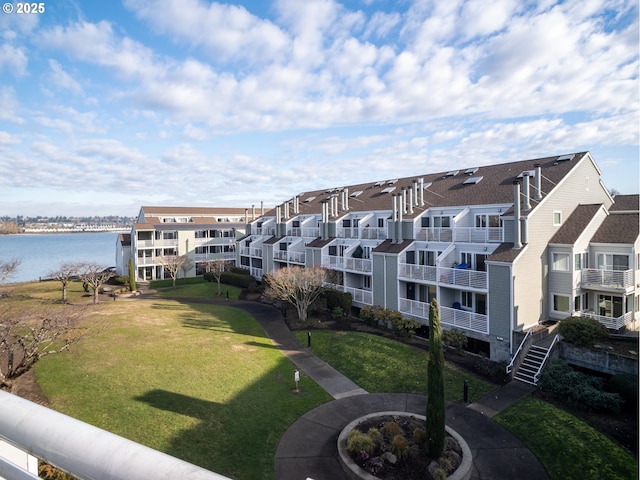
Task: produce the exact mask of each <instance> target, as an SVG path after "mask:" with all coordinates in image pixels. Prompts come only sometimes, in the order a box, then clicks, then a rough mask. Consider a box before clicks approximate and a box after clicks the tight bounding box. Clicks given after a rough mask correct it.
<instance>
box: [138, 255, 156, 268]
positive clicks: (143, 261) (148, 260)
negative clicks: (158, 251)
mask: <svg viewBox="0 0 640 480" xmlns="http://www.w3.org/2000/svg"><path fill="white" fill-rule="evenodd" d="M155 263H156V257H138V261H137V264H138V265H140V266H142V265H155Z"/></svg>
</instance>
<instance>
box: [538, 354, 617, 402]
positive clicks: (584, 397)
mask: <svg viewBox="0 0 640 480" xmlns="http://www.w3.org/2000/svg"><path fill="white" fill-rule="evenodd" d="M538 387H539V388H540V390H542V391H543V392H546V393H549V394H551V395H553V396H554V397H556V398H558V399H560V400H562V401H563V402H565V403H566V404H567V405H569V406H571V407H573V408H577V409H581V410H588V411H606V410H610V411H612V412H619V411H620V405H621V404H622V398H621V397H620V395H618V394H617V393H610V392H605V391H604V390H603V389H604V380H603V379H602V378H599V377H594V376H591V375H586V374H584V373H581V372H578V371H575V370H573V369H572V368H571V367H570V366H569V365H568V364H567V363H566V362H564V361H562V360H553V361H551V362H550V363H549V365H547V367H546V368H545V369H544V371H543V372H542V375H541V377H540V381H539V382H538Z"/></svg>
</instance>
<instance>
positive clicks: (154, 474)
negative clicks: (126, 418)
mask: <svg viewBox="0 0 640 480" xmlns="http://www.w3.org/2000/svg"><path fill="white" fill-rule="evenodd" d="M0 438H2V439H3V440H6V441H7V442H8V443H10V444H12V445H14V446H15V447H17V448H19V449H21V450H24V451H25V452H29V453H30V454H32V455H34V456H36V457H38V458H40V459H42V460H44V461H45V462H47V463H49V464H51V465H53V466H55V467H57V468H59V469H61V470H63V471H65V472H67V473H69V474H71V475H73V476H74V477H76V478H79V479H81V480H83V479H101V480H125V479H132V478H140V479H142V478H153V479H156V480H163V479H166V480H169V479H171V480H173V479H176V478H185V479H186V478H188V479H190V480H229V479H228V478H227V477H223V476H222V475H219V474H217V473H213V472H210V471H208V470H205V469H203V468H200V467H198V466H196V465H192V464H191V463H187V462H185V461H183V460H180V459H178V458H175V457H172V456H170V455H167V454H165V453H162V452H159V451H157V450H153V449H151V448H149V447H145V446H144V445H140V444H139V443H135V442H132V441H131V440H127V439H126V438H123V437H119V436H118V435H115V434H113V433H110V432H107V431H105V430H101V429H99V428H97V427H94V426H92V425H89V424H87V423H84V422H81V421H80V420H76V419H74V418H71V417H68V416H66V415H63V414H62V413H59V412H56V411H54V410H50V409H48V408H46V407H43V406H42V405H38V404H35V403H33V402H30V401H28V400H25V399H24V398H20V397H17V396H15V395H12V394H10V393H7V392H4V391H1V390H0ZM0 475H3V476H6V478H10V479H23V478H31V479H35V478H37V477H36V476H34V475H32V474H30V473H28V472H27V471H26V470H21V469H20V468H19V467H17V466H16V465H15V464H13V463H11V462H8V460H6V459H4V458H0Z"/></svg>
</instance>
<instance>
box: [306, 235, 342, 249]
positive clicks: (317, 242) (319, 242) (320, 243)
mask: <svg viewBox="0 0 640 480" xmlns="http://www.w3.org/2000/svg"><path fill="white" fill-rule="evenodd" d="M334 240H335V237H334V238H326V239H324V240H323V239H322V238H316V239H314V240H312V241H310V242H309V243H307V245H306V246H307V247H310V248H322V247H325V246H327V245H328V244H330V243H331V242H333V241H334Z"/></svg>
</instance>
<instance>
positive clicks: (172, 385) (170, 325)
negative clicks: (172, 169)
mask: <svg viewBox="0 0 640 480" xmlns="http://www.w3.org/2000/svg"><path fill="white" fill-rule="evenodd" d="M92 316H93V318H107V319H108V322H109V326H108V328H107V329H106V330H104V331H103V332H102V333H100V334H99V335H97V336H93V337H89V338H86V339H84V340H83V341H82V342H80V343H79V344H77V345H75V346H74V348H73V349H72V351H71V352H68V353H64V354H60V355H55V356H51V357H47V358H45V359H43V360H42V361H40V362H39V363H38V364H37V365H36V368H35V373H36V375H37V379H38V383H39V384H40V385H41V387H42V389H43V391H44V393H45V395H46V396H47V398H48V399H49V401H50V403H51V406H52V408H54V409H56V410H59V411H62V412H64V413H67V414H69V415H71V416H73V417H76V418H79V419H81V420H84V421H86V422H88V423H91V424H94V425H97V426H99V427H101V428H104V429H106V430H109V431H112V432H114V433H117V434H119V435H122V436H124V437H127V438H130V439H132V440H134V441H137V442H140V443H143V444H145V445H148V446H150V447H153V448H156V449H158V450H161V451H164V452H167V453H169V454H171V455H174V456H177V457H179V458H182V459H185V460H187V461H189V462H192V463H195V464H197V465H200V466H202V467H204V468H207V469H210V470H213V471H215V472H217V473H220V474H223V475H226V476H229V477H231V478H237V479H256V478H260V479H263V478H265V479H268V478H273V474H274V471H273V468H274V467H273V459H274V455H275V451H276V448H277V444H278V442H279V440H280V437H281V435H282V434H283V433H284V431H285V430H286V429H287V427H288V426H289V425H290V424H291V423H292V422H294V421H295V420H296V419H297V418H299V417H300V416H302V415H303V414H304V413H305V412H307V411H308V410H310V409H312V408H314V407H315V406H317V405H319V404H321V403H324V402H326V401H329V400H330V399H331V397H330V396H329V395H328V394H327V393H326V392H324V390H322V389H321V388H320V387H319V386H317V385H316V384H315V383H313V382H311V381H310V380H308V379H306V380H307V381H305V382H303V384H302V389H301V390H302V392H301V393H299V394H297V393H295V392H294V387H295V385H294V382H293V372H294V370H295V367H294V366H293V364H292V363H290V362H289V361H288V360H287V359H286V358H285V357H284V356H283V355H282V354H281V353H280V352H279V351H278V350H276V349H275V348H274V347H273V345H272V344H271V342H270V341H269V339H267V338H266V337H265V335H264V332H263V330H262V329H261V328H260V327H259V325H258V324H257V322H256V321H255V320H254V319H253V317H251V316H249V315H248V314H246V313H245V312H243V311H242V310H238V309H234V308H230V307H226V306H216V305H206V304H195V303H194V304H187V303H180V302H178V301H170V300H164V299H157V300H139V301H122V302H104V303H101V304H99V305H98V306H96V307H94V308H93V310H92Z"/></svg>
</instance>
